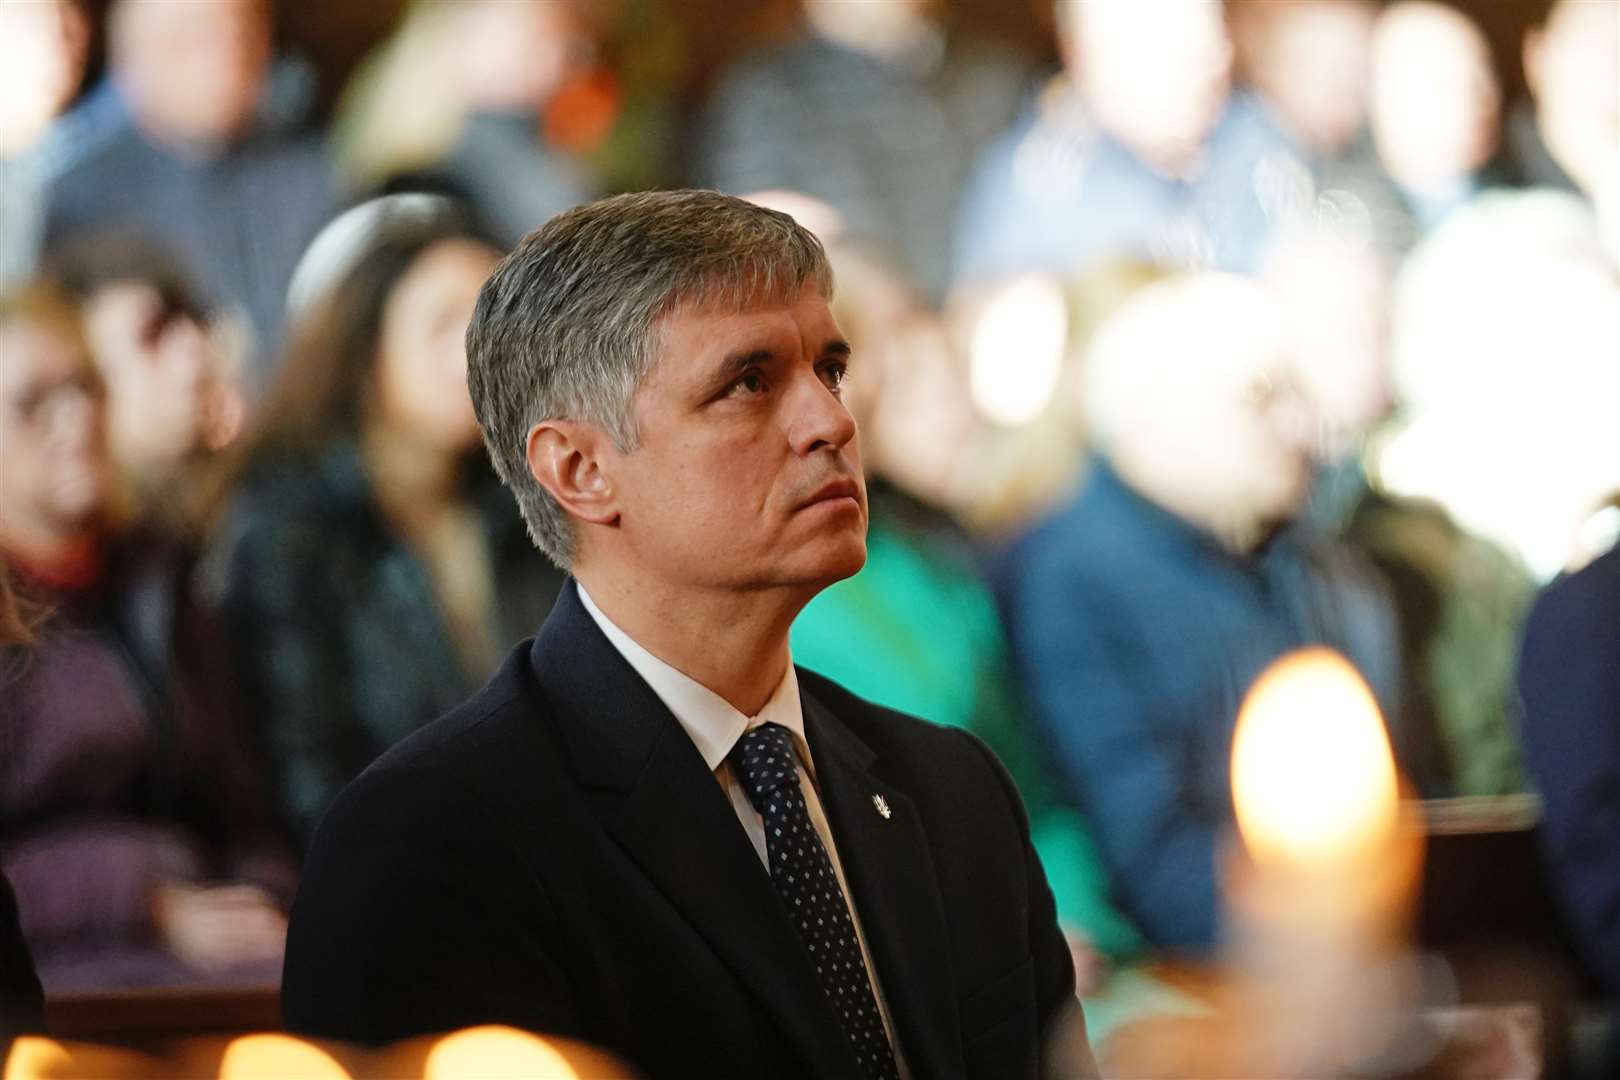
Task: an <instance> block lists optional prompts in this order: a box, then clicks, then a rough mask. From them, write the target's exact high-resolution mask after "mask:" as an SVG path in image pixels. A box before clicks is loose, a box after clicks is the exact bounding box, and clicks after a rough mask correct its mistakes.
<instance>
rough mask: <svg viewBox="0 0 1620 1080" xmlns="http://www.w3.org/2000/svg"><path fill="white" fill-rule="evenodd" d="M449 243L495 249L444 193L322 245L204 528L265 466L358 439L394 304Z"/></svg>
mask: <svg viewBox="0 0 1620 1080" xmlns="http://www.w3.org/2000/svg"><path fill="white" fill-rule="evenodd" d="M452 239H463V240H472V241H475V242H477V243H480V244H485V245H487V246H489V247H491V248H497V244H496V242H495V241H494V239H493V238H492V237H491V235H490V233H489V231H488V230H487V229H485V228H484V227H483V226H482V224H481V223H480V222H479V221H478V220H477V219H476V218H475V216H474V215H473V214H472V213H471V211H470V210H469V209H468V208H467V207H466V206H465V204H462V203H459V202H457V201H455V200H452V199H448V198H445V197H442V196H437V195H433V196H429V195H396V196H389V197H387V198H384V199H379V200H375V201H373V202H371V203H366V204H363V205H362V206H360V207H356V208H355V209H354V210H351V211H348V212H347V213H346V214H345V215H343V216H340V217H339V218H337V219H336V220H335V221H334V222H332V223H331V224H330V225H328V226H327V228H326V230H325V231H324V232H323V233H322V234H321V236H319V237H317V238H316V240H315V242H314V243H313V244H311V245H310V249H309V251H308V252H307V253H306V254H305V256H304V259H303V261H302V262H301V263H300V264H299V269H298V271H297V272H296V273H295V274H294V277H293V284H292V289H291V297H292V299H291V301H290V307H291V311H290V312H289V315H288V318H289V320H290V321H291V327H290V332H289V334H288V345H287V348H286V351H285V354H284V359H283V362H282V366H281V370H280V371H279V372H278V374H277V375H276V378H275V381H274V382H273V383H272V384H271V386H270V389H269V392H268V393H267V394H266V396H265V400H264V403H263V404H262V405H261V406H260V410H259V413H258V417H257V419H256V420H255V421H254V423H253V424H252V426H251V427H250V429H249V431H248V432H247V434H246V435H244V436H243V437H242V439H241V440H240V441H239V442H238V443H237V445H236V446H235V447H233V448H232V449H231V450H230V451H229V452H228V453H227V454H226V455H225V456H224V459H223V461H222V463H221V466H220V468H219V470H218V472H217V473H216V474H215V475H214V477H213V478H212V482H211V483H209V484H208V485H207V488H206V492H205V494H204V499H203V507H204V515H203V516H204V520H205V521H208V522H210V523H212V522H213V521H214V519H216V518H217V515H218V513H219V511H220V510H221V508H222V507H223V505H224V503H225V502H226V501H227V500H228V499H229V498H230V495H231V493H232V491H233V490H234V489H235V488H236V486H237V485H238V484H239V482H240V481H241V480H242V478H243V476H244V475H245V474H246V473H247V472H248V471H249V470H251V469H252V468H253V467H254V466H255V465H256V464H257V463H258V462H260V461H261V460H263V459H265V458H268V457H277V458H294V459H296V458H304V457H313V456H315V455H317V454H319V453H320V452H321V451H322V450H323V449H324V448H326V447H327V446H329V445H331V444H332V443H333V442H334V441H335V440H339V439H344V438H348V437H352V436H354V435H356V434H358V432H359V430H360V425H361V418H362V411H363V406H364V402H365V400H366V398H367V396H368V395H369V394H370V393H371V391H372V382H373V377H374V375H375V373H376V369H377V360H378V353H379V350H378V341H379V339H380V337H381V331H382V318H383V309H384V308H385V307H386V306H387V304H388V298H389V296H391V295H392V294H393V291H394V289H395V287H396V286H397V285H398V284H399V282H400V279H402V278H403V277H404V276H405V274H406V273H407V272H408V271H409V270H410V268H411V266H412V265H413V264H414V263H415V262H416V260H417V259H418V258H419V257H420V256H421V255H422V254H423V252H425V251H427V250H428V249H429V248H430V247H432V246H433V245H435V244H437V243H439V242H440V241H441V240H452Z"/></svg>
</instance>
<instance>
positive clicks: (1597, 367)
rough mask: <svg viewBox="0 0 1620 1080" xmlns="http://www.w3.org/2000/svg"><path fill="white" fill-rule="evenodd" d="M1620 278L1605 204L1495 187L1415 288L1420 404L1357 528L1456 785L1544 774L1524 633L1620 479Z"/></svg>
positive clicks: (1410, 282)
mask: <svg viewBox="0 0 1620 1080" xmlns="http://www.w3.org/2000/svg"><path fill="white" fill-rule="evenodd" d="M1616 355H1620V288H1617V287H1616V273H1615V268H1614V264H1613V262H1612V260H1611V258H1610V256H1609V254H1608V252H1607V250H1606V249H1605V248H1604V246H1603V244H1602V242H1601V239H1600V237H1599V234H1598V230H1597V227H1596V225H1595V219H1594V217H1593V214H1592V209H1591V207H1590V205H1588V204H1586V203H1585V202H1584V201H1583V200H1581V199H1579V198H1577V197H1576V196H1574V195H1569V194H1566V193H1562V192H1555V191H1547V190H1537V191H1530V192H1513V191H1493V192H1489V193H1487V194H1485V195H1483V196H1481V197H1479V198H1477V199H1475V200H1474V201H1473V202H1471V203H1470V204H1469V205H1467V206H1464V207H1461V208H1459V209H1458V210H1457V211H1456V212H1455V213H1453V214H1452V215H1451V217H1449V218H1448V219H1447V220H1446V221H1445V223H1443V224H1442V225H1441V226H1440V227H1439V228H1438V229H1437V230H1436V231H1435V232H1434V234H1433V235H1431V236H1430V237H1429V238H1428V239H1427V240H1425V241H1424V242H1423V243H1422V244H1421V245H1420V246H1419V247H1418V248H1417V249H1415V250H1414V251H1413V252H1412V254H1411V255H1410V256H1409V257H1408V259H1407V262H1406V264H1405V266H1404V267H1403V269H1402V271H1401V274H1400V276H1399V278H1398V279H1397V282H1396V290H1395V305H1394V312H1393V320H1392V344H1391V363H1392V367H1391V371H1392V383H1393V386H1394V388H1395V393H1396V397H1397V398H1398V400H1399V402H1400V406H1401V408H1400V412H1399V413H1398V415H1397V417H1396V421H1397V422H1396V423H1395V424H1394V425H1392V426H1391V427H1390V428H1389V430H1386V431H1384V432H1382V433H1380V435H1379V437H1378V438H1377V439H1376V440H1375V441H1374V443H1373V445H1372V446H1371V447H1370V451H1371V453H1370V455H1369V474H1370V477H1371V480H1372V482H1373V489H1372V490H1371V491H1370V492H1369V493H1368V495H1367V496H1366V498H1365V499H1364V500H1363V503H1362V505H1360V506H1359V507H1357V509H1356V511H1355V513H1354V514H1353V516H1352V518H1351V520H1350V522H1349V526H1348V529H1349V532H1348V535H1349V536H1350V538H1351V539H1352V540H1353V541H1354V542H1355V543H1356V544H1357V545H1358V546H1360V547H1362V548H1363V549H1364V550H1366V551H1368V552H1369V553H1371V554H1372V555H1373V556H1374V558H1375V559H1376V561H1377V562H1378V563H1379V565H1380V566H1381V568H1383V569H1384V571H1385V573H1386V575H1387V576H1388V577H1389V578H1390V580H1391V581H1392V583H1393V584H1394V585H1395V586H1396V595H1397V598H1398V600H1399V601H1400V605H1401V608H1402V611H1403V621H1404V622H1405V623H1406V624H1407V636H1408V649H1409V650H1411V649H1413V648H1414V647H1415V648H1417V649H1418V650H1420V652H1419V655H1420V656H1421V666H1420V667H1419V668H1418V669H1417V670H1416V671H1414V672H1413V676H1414V678H1415V679H1417V680H1419V683H1420V687H1421V688H1422V691H1423V694H1424V697H1425V698H1426V699H1427V702H1428V707H1429V708H1430V709H1432V711H1433V714H1434V717H1435V720H1436V722H1437V723H1438V725H1439V729H1440V731H1441V733H1442V736H1443V738H1444V745H1445V748H1446V752H1447V755H1448V758H1449V762H1448V764H1449V770H1450V774H1451V780H1452V786H1453V793H1454V794H1458V795H1495V794H1504V793H1510V792H1518V791H1523V790H1525V788H1526V787H1527V785H1528V778H1527V776H1526V774H1525V770H1524V764H1523V761H1522V755H1521V751H1520V747H1519V742H1518V739H1517V737H1516V733H1515V732H1516V728H1517V721H1516V695H1515V693H1514V688H1513V679H1514V668H1515V658H1516V652H1517V648H1518V635H1519V630H1520V627H1521V626H1522V624H1523V619H1524V615H1525V612H1526V609H1527V607H1528V605H1529V603H1530V602H1531V599H1532V598H1533V594H1534V589H1535V583H1536V582H1538V581H1541V582H1544V581H1547V580H1549V579H1550V578H1552V577H1553V576H1554V575H1555V574H1557V573H1558V572H1560V571H1562V570H1564V569H1567V568H1568V567H1570V566H1571V565H1574V564H1575V563H1576V562H1578V561H1579V557H1580V548H1581V534H1582V530H1583V528H1584V526H1585V525H1586V523H1587V522H1588V521H1589V519H1590V518H1591V517H1592V515H1593V513H1594V511H1596V510H1597V509H1598V508H1599V507H1600V506H1601V505H1602V504H1603V503H1604V501H1605V500H1606V499H1608V498H1609V497H1610V496H1612V494H1613V493H1614V491H1616V490H1620V425H1617V424H1615V423H1614V419H1613V415H1612V414H1613V403H1614V402H1615V401H1616V400H1620V365H1617V364H1616V363H1615V362H1614V358H1615V356H1616Z"/></svg>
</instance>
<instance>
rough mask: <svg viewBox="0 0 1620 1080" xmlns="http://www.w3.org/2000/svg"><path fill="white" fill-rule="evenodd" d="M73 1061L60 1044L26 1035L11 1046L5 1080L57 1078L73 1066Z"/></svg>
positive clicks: (7, 1056)
mask: <svg viewBox="0 0 1620 1080" xmlns="http://www.w3.org/2000/svg"><path fill="white" fill-rule="evenodd" d="M72 1063H73V1059H72V1057H70V1056H69V1054H68V1052H67V1050H66V1049H64V1048H63V1047H62V1045H61V1044H60V1043H55V1042H52V1041H51V1040H50V1039H42V1038H39V1037H38V1036H36V1035H24V1036H22V1037H21V1038H18V1039H17V1040H16V1041H14V1042H13V1043H12V1044H11V1053H9V1054H7V1055H6V1071H5V1080H40V1078H41V1077H46V1076H57V1075H60V1074H62V1073H63V1072H65V1071H66V1070H67V1069H68V1068H70V1067H71V1066H72Z"/></svg>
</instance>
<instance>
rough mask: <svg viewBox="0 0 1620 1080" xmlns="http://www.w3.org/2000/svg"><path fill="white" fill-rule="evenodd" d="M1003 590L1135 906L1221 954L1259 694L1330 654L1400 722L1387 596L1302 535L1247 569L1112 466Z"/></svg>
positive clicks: (1015, 564)
mask: <svg viewBox="0 0 1620 1080" xmlns="http://www.w3.org/2000/svg"><path fill="white" fill-rule="evenodd" d="M1000 578H1001V586H1002V587H1001V590H1000V591H1001V594H1002V597H1003V602H1004V605H1005V607H1006V611H1007V615H1008V621H1009V626H1010V631H1011V634H1012V639H1013V649H1014V653H1015V656H1016V659H1017V662H1018V664H1019V667H1020V669H1021V672H1022V674H1023V677H1024V679H1025V682H1026V685H1027V687H1028V690H1029V695H1030V698H1031V700H1032V703H1033V707H1034V710H1035V714H1036V719H1037V723H1038V724H1039V726H1040V728H1041V730H1042V733H1043V735H1044V737H1045V738H1046V740H1047V742H1048V744H1049V745H1050V747H1051V749H1052V751H1053V752H1054V756H1055V759H1056V761H1057V764H1058V766H1059V769H1060V772H1061V773H1062V775H1063V778H1064V780H1065V781H1066V783H1067V785H1068V786H1069V788H1070V794H1071V796H1072V798H1073V799H1074V800H1075V801H1076V803H1077V804H1078V805H1079V806H1081V807H1082V808H1083V809H1084V811H1085V812H1086V814H1087V815H1088V817H1089V818H1090V820H1091V821H1092V823H1093V824H1094V825H1095V828H1096V832H1097V840H1098V843H1099V846H1100V847H1101V849H1102V855H1103V860H1104V862H1105V863H1106V864H1107V866H1108V869H1109V871H1110V873H1111V875H1112V878H1113V885H1114V889H1115V892H1116V894H1117V898H1118V900H1119V901H1120V902H1121V904H1122V905H1123V907H1124V908H1125V910H1126V912H1127V913H1128V914H1130V915H1131V916H1132V917H1133V918H1134V919H1135V920H1136V922H1137V924H1138V925H1139V926H1140V927H1141V928H1142V930H1143V931H1144V933H1145V934H1146V935H1147V936H1148V938H1149V939H1150V940H1152V941H1153V942H1154V943H1156V944H1157V945H1159V946H1160V947H1161V948H1170V949H1180V950H1186V951H1192V952H1203V951H1207V950H1208V949H1209V948H1210V947H1211V946H1212V945H1213V944H1214V942H1215V940H1216V934H1217V928H1218V925H1219V906H1218V901H1217V889H1216V847H1217V844H1218V843H1219V842H1220V840H1221V837H1222V834H1223V832H1225V831H1226V830H1227V829H1228V827H1229V826H1230V825H1231V823H1232V820H1233V812H1232V801H1231V792H1230V782H1229V780H1228V769H1229V761H1230V751H1231V739H1232V731H1233V727H1234V725H1235V722H1236V719H1237V712H1238V708H1239V706H1240V705H1241V703H1242V699H1243V695H1244V694H1245V692H1246V691H1247V690H1248V688H1249V686H1250V685H1251V684H1252V683H1253V681H1254V680H1255V678H1256V677H1257V676H1258V675H1259V674H1260V672H1261V671H1262V670H1263V669H1264V668H1265V667H1266V666H1267V665H1268V664H1270V663H1271V662H1272V661H1273V660H1275V659H1276V658H1277V657H1279V656H1281V655H1282V654H1283V653H1286V652H1288V651H1290V650H1293V649H1296V648H1300V647H1302V646H1305V645H1310V644H1324V645H1328V646H1331V647H1333V648H1336V649H1338V650H1339V651H1340V652H1342V653H1344V654H1345V655H1346V656H1348V657H1349V658H1350V659H1351V660H1352V661H1353V662H1354V663H1355V664H1356V666H1357V667H1358V668H1360V670H1361V671H1362V672H1363V674H1364V675H1366V676H1367V677H1368V681H1369V682H1370V683H1371V684H1372V686H1373V688H1374V691H1375V693H1377V694H1378V695H1379V698H1380V701H1381V702H1383V703H1385V706H1386V715H1387V706H1388V703H1389V702H1390V701H1392V700H1393V689H1394V687H1395V686H1396V685H1397V680H1396V667H1397V660H1396V657H1397V655H1398V653H1397V647H1396V640H1395V624H1394V619H1393V614H1392V612H1391V610H1390V608H1389V605H1388V602H1387V600H1386V599H1385V596H1384V593H1383V590H1382V586H1381V584H1380V583H1378V581H1377V579H1376V578H1375V577H1374V576H1373V575H1372V573H1371V571H1370V570H1365V569H1363V568H1362V567H1361V565H1360V564H1359V563H1358V562H1356V561H1355V560H1354V559H1353V557H1351V556H1350V555H1349V554H1348V553H1347V552H1345V551H1344V550H1342V549H1340V548H1337V547H1333V546H1330V545H1327V544H1323V543H1320V542H1315V541H1311V540H1308V539H1307V538H1306V537H1305V536H1304V535H1303V534H1302V533H1301V532H1298V531H1294V530H1285V531H1283V532H1282V533H1280V534H1278V535H1277V536H1275V537H1274V538H1273V539H1272V540H1271V542H1270V543H1269V544H1268V545H1266V547H1265V548H1264V551H1263V553H1262V554H1259V555H1257V556H1255V557H1251V558H1240V557H1235V556H1233V555H1231V554H1229V553H1228V552H1226V551H1225V550H1223V549H1222V548H1220V547H1219V546H1218V545H1217V544H1216V543H1215V541H1214V540H1213V538H1211V537H1208V536H1206V535H1205V534H1204V533H1202V532H1200V531H1199V530H1197V529H1195V528H1194V527H1192V526H1191V525H1189V524H1187V523H1186V522H1184V521H1182V520H1181V519H1180V518H1177V517H1176V516H1175V515H1173V514H1171V513H1169V512H1168V511H1166V510H1163V509H1161V508H1159V507H1157V506H1155V505H1154V504H1152V503H1150V502H1148V501H1147V500H1145V499H1143V498H1141V497H1140V496H1138V495H1136V494H1135V493H1133V492H1132V491H1130V490H1129V489H1128V488H1127V487H1126V486H1125V485H1124V484H1123V483H1122V482H1121V481H1120V479H1119V478H1118V477H1117V476H1116V474H1115V473H1114V472H1113V470H1112V469H1110V468H1109V467H1108V465H1107V464H1105V463H1100V462H1099V463H1098V464H1097V465H1096V467H1095V468H1094V470H1093V472H1092V473H1091V474H1090V476H1089V477H1088V479H1087V481H1086V483H1085V484H1084V486H1083V487H1082V488H1081V490H1080V491H1079V493H1078V495H1077V496H1076V497H1075V498H1074V499H1073V500H1072V501H1071V502H1070V503H1069V504H1068V505H1067V506H1065V507H1063V508H1062V509H1061V510H1059V511H1058V512H1057V513H1056V514H1054V515H1053V516H1052V517H1050V518H1049V519H1047V520H1046V521H1044V522H1043V523H1041V524H1039V525H1037V526H1036V527H1035V528H1034V529H1033V530H1032V531H1031V532H1030V533H1029V534H1028V535H1026V536H1024V537H1023V538H1022V539H1020V540H1019V541H1018V542H1017V543H1016V544H1015V545H1014V547H1013V548H1012V550H1011V552H1010V553H1009V555H1008V557H1007V559H1006V561H1005V563H1004V564H1003V572H1002V574H1001V575H1000Z"/></svg>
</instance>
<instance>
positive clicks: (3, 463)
mask: <svg viewBox="0 0 1620 1080" xmlns="http://www.w3.org/2000/svg"><path fill="white" fill-rule="evenodd" d="M109 483H110V474H109V470H108V467H107V456H106V446H105V442H104V439H103V433H102V387H101V380H100V379H99V378H98V377H97V375H96V372H95V369H94V368H93V367H92V366H91V364H90V360H89V358H88V357H86V356H85V355H84V352H83V350H82V349H81V348H80V347H79V345H78V344H77V343H75V342H74V341H73V340H72V339H71V338H70V337H68V336H67V335H65V334H63V333H61V332H59V331H57V330H56V329H54V328H52V327H49V326H42V325H37V324H35V323H32V322H27V321H17V322H13V323H12V324H11V325H10V326H7V327H6V328H5V329H3V330H0V531H3V532H4V534H5V535H7V536H9V537H12V538H13V539H16V540H19V541H22V542H24V543H32V544H48V543H56V542H61V541H64V540H67V539H71V538H72V537H73V536H74V535H75V534H76V533H78V532H79V531H80V530H82V529H83V528H85V526H86V525H87V523H89V522H90V521H91V520H92V519H94V518H95V517H96V516H97V515H98V514H99V513H100V512H101V511H102V509H103V508H104V506H105V505H106V501H107V498H108V493H109V490H110V488H109Z"/></svg>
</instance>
